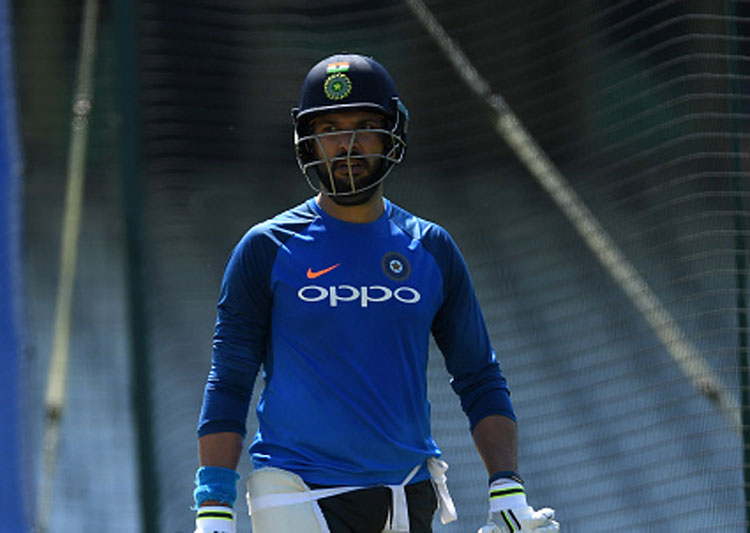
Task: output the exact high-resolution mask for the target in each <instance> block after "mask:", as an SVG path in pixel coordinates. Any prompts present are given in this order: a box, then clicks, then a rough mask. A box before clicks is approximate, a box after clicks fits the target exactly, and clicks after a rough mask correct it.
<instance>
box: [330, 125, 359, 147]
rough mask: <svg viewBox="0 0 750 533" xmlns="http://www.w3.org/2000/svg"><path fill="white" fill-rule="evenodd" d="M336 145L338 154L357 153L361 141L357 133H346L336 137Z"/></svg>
mask: <svg viewBox="0 0 750 533" xmlns="http://www.w3.org/2000/svg"><path fill="white" fill-rule="evenodd" d="M334 143H335V146H336V151H337V153H339V152H342V151H343V152H344V153H349V152H350V151H351V152H354V151H356V149H357V148H358V147H359V141H358V139H357V133H356V132H355V131H353V130H352V131H344V132H342V133H340V134H338V135H336V136H335V137H334Z"/></svg>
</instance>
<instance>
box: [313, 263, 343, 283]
mask: <svg viewBox="0 0 750 533" xmlns="http://www.w3.org/2000/svg"><path fill="white" fill-rule="evenodd" d="M340 264H341V263H336V264H335V265H333V266H329V267H328V268H324V269H323V270H316V271H314V272H313V269H312V268H308V269H307V278H308V279H315V278H319V277H320V276H322V275H323V274H328V273H329V272H330V271H331V270H333V269H334V268H336V267H338V266H339V265H340Z"/></svg>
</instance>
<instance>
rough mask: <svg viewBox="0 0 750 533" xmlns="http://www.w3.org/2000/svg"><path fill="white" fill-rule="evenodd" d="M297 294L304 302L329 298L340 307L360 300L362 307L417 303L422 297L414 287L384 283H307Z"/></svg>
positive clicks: (332, 305)
mask: <svg viewBox="0 0 750 533" xmlns="http://www.w3.org/2000/svg"><path fill="white" fill-rule="evenodd" d="M297 296H298V297H299V299H300V300H302V301H303V302H308V303H315V302H322V301H325V300H327V301H328V305H330V306H331V307H338V306H339V303H347V302H358V303H359V306H360V307H368V306H369V305H370V304H374V303H383V302H387V301H389V300H395V301H397V302H400V303H402V304H415V303H417V302H418V301H419V300H421V299H422V295H421V294H419V291H418V290H417V289H414V288H413V287H406V286H404V287H399V288H398V289H390V288H388V287H384V286H383V285H370V286H362V287H355V286H353V285H336V286H330V287H321V286H320V285H305V286H304V287H302V288H301V289H300V290H298V291H297Z"/></svg>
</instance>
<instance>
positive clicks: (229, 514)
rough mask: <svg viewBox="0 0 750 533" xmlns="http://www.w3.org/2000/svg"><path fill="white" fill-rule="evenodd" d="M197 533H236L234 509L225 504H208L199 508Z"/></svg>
mask: <svg viewBox="0 0 750 533" xmlns="http://www.w3.org/2000/svg"><path fill="white" fill-rule="evenodd" d="M195 533H236V529H235V527H234V511H232V509H231V508H230V507H224V506H223V505H215V506H214V505H206V506H204V507H200V508H199V509H198V515H197V516H196V517H195Z"/></svg>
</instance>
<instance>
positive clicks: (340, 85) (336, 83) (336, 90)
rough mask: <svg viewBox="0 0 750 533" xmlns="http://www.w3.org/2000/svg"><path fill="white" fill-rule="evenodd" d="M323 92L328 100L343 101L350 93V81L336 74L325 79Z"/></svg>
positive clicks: (339, 73)
mask: <svg viewBox="0 0 750 533" xmlns="http://www.w3.org/2000/svg"><path fill="white" fill-rule="evenodd" d="M323 91H325V93H326V96H327V97H328V99H329V100H343V99H344V98H346V97H347V96H349V94H350V93H351V92H352V80H350V79H349V76H347V75H346V74H344V73H342V72H336V73H335V74H331V75H330V76H328V77H327V78H326V81H325V83H324V84H323Z"/></svg>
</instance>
